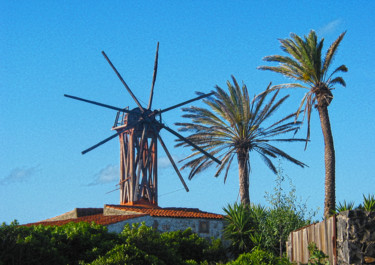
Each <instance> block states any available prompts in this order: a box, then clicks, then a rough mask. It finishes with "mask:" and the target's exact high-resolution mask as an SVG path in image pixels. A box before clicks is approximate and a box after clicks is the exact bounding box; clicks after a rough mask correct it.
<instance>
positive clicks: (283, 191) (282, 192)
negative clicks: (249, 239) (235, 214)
mask: <svg viewBox="0 0 375 265" xmlns="http://www.w3.org/2000/svg"><path fill="white" fill-rule="evenodd" d="M287 180H288V181H289V183H288V184H287V185H288V186H289V187H288V186H287V185H286V183H285V181H287ZM275 183H276V185H275V187H274V190H273V193H266V196H265V198H266V200H267V201H268V202H269V204H270V208H269V211H268V215H267V219H266V220H265V222H263V223H262V224H261V226H262V232H263V237H264V241H265V242H264V244H265V247H266V249H268V250H270V251H273V252H274V253H275V254H276V253H278V254H279V256H282V253H283V252H284V251H285V242H286V241H287V238H288V236H289V233H290V232H291V231H294V230H296V229H298V228H300V227H303V226H306V225H308V224H310V223H311V220H312V218H314V216H315V215H316V213H317V212H316V211H311V210H308V208H307V205H306V202H301V199H298V198H297V196H296V188H295V186H294V185H293V183H292V180H291V179H290V178H289V177H288V176H287V175H285V174H284V172H283V170H282V168H281V166H280V165H279V167H278V174H277V176H276V180H275ZM297 202H300V203H297Z"/></svg>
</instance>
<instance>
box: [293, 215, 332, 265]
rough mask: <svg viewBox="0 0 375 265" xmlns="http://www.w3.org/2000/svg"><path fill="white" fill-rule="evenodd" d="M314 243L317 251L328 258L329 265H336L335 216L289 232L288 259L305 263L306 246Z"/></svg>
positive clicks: (306, 257)
mask: <svg viewBox="0 0 375 265" xmlns="http://www.w3.org/2000/svg"><path fill="white" fill-rule="evenodd" d="M311 242H314V243H315V244H316V246H317V247H318V249H320V250H321V251H323V252H324V253H325V254H327V255H328V256H329V261H330V263H331V264H334V265H335V264H336V263H335V262H336V218H335V216H333V217H330V218H328V219H325V220H323V221H322V222H320V223H316V224H312V225H310V226H307V227H305V228H303V229H300V230H297V231H294V232H291V233H290V235H289V238H288V242H287V246H288V251H287V253H288V257H289V260H290V261H292V262H296V263H298V264H299V263H307V262H308V259H309V252H308V245H309V244H310V243H311Z"/></svg>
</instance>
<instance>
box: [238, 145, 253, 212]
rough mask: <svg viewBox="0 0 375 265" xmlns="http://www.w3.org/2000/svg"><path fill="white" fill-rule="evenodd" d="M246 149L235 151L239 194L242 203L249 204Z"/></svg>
mask: <svg viewBox="0 0 375 265" xmlns="http://www.w3.org/2000/svg"><path fill="white" fill-rule="evenodd" d="M247 155H248V151H247V150H243V149H239V150H238V151H237V160H238V171H239V182H240V196H241V203H242V204H243V205H250V193H249V169H248V166H247V158H248V156H247Z"/></svg>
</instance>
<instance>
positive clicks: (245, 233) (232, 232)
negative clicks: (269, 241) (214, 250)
mask: <svg viewBox="0 0 375 265" xmlns="http://www.w3.org/2000/svg"><path fill="white" fill-rule="evenodd" d="M223 210H224V212H225V213H226V216H225V217H224V218H225V221H226V225H225V227H224V237H225V238H226V239H228V240H230V242H231V246H230V251H231V252H232V253H233V254H235V255H239V254H240V253H244V252H248V251H250V250H251V249H252V247H253V244H252V242H251V239H250V235H251V233H252V232H254V226H255V221H256V220H254V218H253V215H252V213H251V207H250V206H247V205H243V204H237V203H235V204H234V205H233V207H232V206H231V205H229V204H228V206H227V208H224V209H223Z"/></svg>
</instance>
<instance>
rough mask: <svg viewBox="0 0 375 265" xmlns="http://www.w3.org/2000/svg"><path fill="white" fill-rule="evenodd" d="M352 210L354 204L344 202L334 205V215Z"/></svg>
mask: <svg viewBox="0 0 375 265" xmlns="http://www.w3.org/2000/svg"><path fill="white" fill-rule="evenodd" d="M353 209H354V202H353V201H350V202H346V201H345V200H344V202H343V203H341V202H339V204H338V205H336V211H335V212H334V213H339V212H344V211H350V210H353Z"/></svg>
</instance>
